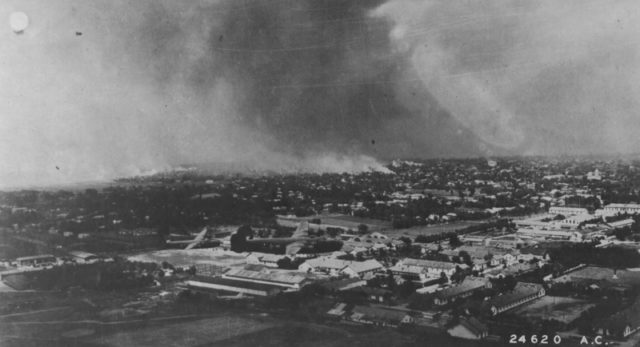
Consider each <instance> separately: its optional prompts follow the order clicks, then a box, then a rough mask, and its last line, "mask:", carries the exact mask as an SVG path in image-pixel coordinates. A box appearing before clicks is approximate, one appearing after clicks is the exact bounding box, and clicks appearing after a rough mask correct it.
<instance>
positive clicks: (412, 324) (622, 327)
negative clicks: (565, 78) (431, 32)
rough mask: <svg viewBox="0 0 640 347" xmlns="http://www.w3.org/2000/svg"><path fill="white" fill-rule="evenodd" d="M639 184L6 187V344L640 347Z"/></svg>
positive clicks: (616, 172) (226, 181)
mask: <svg viewBox="0 0 640 347" xmlns="http://www.w3.org/2000/svg"><path fill="white" fill-rule="evenodd" d="M638 182H640V160H639V159H637V158H635V157H622V156H621V157H607V158H598V157H596V156H590V157H586V156H583V157H580V156H576V157H548V158H547V157H504V158H492V159H486V158H475V159H430V160H394V161H391V162H389V164H388V165H386V167H385V170H379V171H365V172H361V173H342V174H330V173H324V174H310V173H300V174H277V173H259V172H253V173H250V174H239V173H234V172H219V173H215V174H211V173H210V172H207V170H202V169H199V168H198V167H196V166H194V167H188V166H185V167H180V168H176V169H174V170H172V171H167V172H162V173H158V174H154V175H150V176H138V177H131V178H123V179H119V180H116V181H114V182H111V183H105V184H102V185H99V186H92V187H82V188H77V187H76V188H60V189H58V188H56V189H53V188H52V189H42V190H13V191H5V192H2V193H1V194H0V261H1V263H0V264H1V267H0V269H1V271H0V279H1V283H0V298H2V299H0V326H1V327H2V328H1V329H2V331H3V333H2V334H1V336H2V337H0V338H1V339H2V340H0V342H2V343H3V345H4V343H6V344H7V345H10V344H11V343H15V344H16V345H21V343H22V345H23V344H24V343H26V342H28V341H30V340H29V339H40V340H42V339H44V340H47V341H50V342H51V343H54V344H57V345H73V344H82V345H105V344H106V345H119V344H121V343H122V341H128V342H127V343H131V341H133V343H134V344H135V343H136V341H138V342H139V343H142V342H140V341H143V340H144V341H146V342H145V343H152V342H153V341H156V342H158V343H160V341H162V344H167V343H168V342H167V341H173V342H174V343H175V344H176V345H202V344H204V343H212V342H217V343H220V344H225V345H239V344H240V341H242V342H243V343H246V342H247V341H266V340H267V339H268V340H269V341H272V342H270V343H271V345H274V346H275V345H282V344H283V343H289V344H290V345H296V342H295V341H290V340H287V338H289V337H287V336H288V333H287V332H288V331H293V330H295V331H296V334H297V335H304V336H315V337H316V338H317V339H318V340H319V341H321V343H322V344H323V345H343V344H347V343H348V344H351V345H367V344H368V345H371V344H373V345H382V344H384V345H402V346H405V345H407V346H408V345H413V344H417V343H419V342H420V341H432V342H433V343H434V345H461V346H484V345H487V346H492V345H497V344H505V345H508V344H513V343H518V344H537V343H538V341H541V340H545V341H547V340H548V343H549V344H556V345H558V344H560V343H562V345H580V343H581V341H583V339H584V338H588V341H595V340H594V339H598V341H605V342H606V343H607V344H608V345H619V346H634V345H636V344H637V343H638V342H640V334H637V333H636V332H637V331H638V330H640V296H639V295H640V224H639V223H638V221H640V214H639V212H640V188H639V185H638ZM51 321H55V322H57V323H55V324H51V323H50V322H51ZM34 326H36V327H38V329H36V330H35V331H34ZM230 327H231V328H230ZM305 338H306V337H305ZM145 339H152V340H153V339H157V340H153V341H152V342H149V341H150V340H145ZM245 345H246V344H245Z"/></svg>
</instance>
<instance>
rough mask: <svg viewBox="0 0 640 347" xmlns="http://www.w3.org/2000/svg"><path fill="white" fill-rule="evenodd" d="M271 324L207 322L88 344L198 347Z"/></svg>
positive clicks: (225, 320) (139, 331)
mask: <svg viewBox="0 0 640 347" xmlns="http://www.w3.org/2000/svg"><path fill="white" fill-rule="evenodd" d="M273 326H274V323H271V322H264V321H259V320H254V319H250V318H245V317H240V316H227V317H216V318H207V319H201V320H197V321H189V322H181V323H175V324H170V325H163V326H152V327H147V328H140V329H135V330H127V331H121V332H116V333H113V334H110V335H106V336H99V337H96V338H93V339H89V340H87V341H88V342H90V343H95V344H101V345H104V346H123V347H127V346H131V347H138V346H139V347H145V346H149V347H155V346H199V345H202V344H204V343H215V342H217V341H221V340H226V339H229V338H232V337H235V336H241V335H245V334H248V333H252V332H256V331H260V330H263V329H267V328H270V327H273Z"/></svg>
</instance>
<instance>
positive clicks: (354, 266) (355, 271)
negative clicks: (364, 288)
mask: <svg viewBox="0 0 640 347" xmlns="http://www.w3.org/2000/svg"><path fill="white" fill-rule="evenodd" d="M383 269H384V266H382V264H380V263H379V262H378V261H377V260H373V259H369V260H365V261H350V260H342V259H336V258H330V257H319V258H313V259H308V260H307V261H305V262H304V263H302V264H300V266H298V270H299V271H303V272H321V273H325V274H328V275H330V276H340V275H348V276H350V277H360V278H370V277H373V276H374V275H375V273H376V272H378V271H381V270H383Z"/></svg>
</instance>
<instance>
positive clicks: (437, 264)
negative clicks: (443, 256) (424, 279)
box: [401, 258, 460, 270]
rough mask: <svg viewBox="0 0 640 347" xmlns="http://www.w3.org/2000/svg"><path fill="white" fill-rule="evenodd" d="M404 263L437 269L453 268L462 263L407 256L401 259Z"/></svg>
mask: <svg viewBox="0 0 640 347" xmlns="http://www.w3.org/2000/svg"><path fill="white" fill-rule="evenodd" d="M401 262H402V265H414V266H420V267H425V268H436V269H445V270H453V269H455V268H456V266H458V265H460V264H456V263H451V262H448V261H436V260H425V259H413V258H405V259H403V260H401Z"/></svg>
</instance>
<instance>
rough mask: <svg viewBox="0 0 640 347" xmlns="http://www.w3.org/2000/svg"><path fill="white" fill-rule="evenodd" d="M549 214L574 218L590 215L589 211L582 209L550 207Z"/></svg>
mask: <svg viewBox="0 0 640 347" xmlns="http://www.w3.org/2000/svg"><path fill="white" fill-rule="evenodd" d="M549 214H554V215H558V214H561V215H563V216H573V215H578V214H589V211H588V210H587V209H586V208H582V207H563V206H551V207H549Z"/></svg>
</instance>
